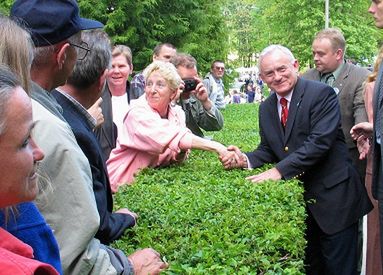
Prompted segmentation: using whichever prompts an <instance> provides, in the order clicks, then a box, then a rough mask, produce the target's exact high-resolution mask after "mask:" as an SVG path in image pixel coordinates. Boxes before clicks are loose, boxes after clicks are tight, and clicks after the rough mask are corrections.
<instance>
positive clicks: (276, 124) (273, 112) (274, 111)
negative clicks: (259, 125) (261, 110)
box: [267, 93, 288, 136]
mask: <svg viewBox="0 0 383 275" xmlns="http://www.w3.org/2000/svg"><path fill="white" fill-rule="evenodd" d="M271 99H272V100H270V101H268V104H269V106H268V108H267V109H268V110H269V114H270V118H271V121H270V122H271V123H270V127H273V128H274V130H275V132H276V133H278V132H280V133H281V135H282V136H283V135H284V130H283V127H282V123H281V120H280V118H279V113H278V105H277V100H278V99H277V96H276V94H275V93H274V94H273V95H272V98H271ZM287 120H288V119H287Z"/></svg>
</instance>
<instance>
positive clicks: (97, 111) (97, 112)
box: [88, 97, 104, 128]
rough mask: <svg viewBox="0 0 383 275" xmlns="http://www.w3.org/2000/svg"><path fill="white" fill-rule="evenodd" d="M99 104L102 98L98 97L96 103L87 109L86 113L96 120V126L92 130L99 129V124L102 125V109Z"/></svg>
mask: <svg viewBox="0 0 383 275" xmlns="http://www.w3.org/2000/svg"><path fill="white" fill-rule="evenodd" d="M101 103H102V98H101V97H100V98H99V99H97V101H96V102H95V103H94V104H93V105H92V106H91V107H90V108H89V109H88V113H89V114H90V115H91V116H92V117H94V119H95V120H96V126H95V127H94V128H97V127H99V126H100V125H101V124H103V123H104V115H103V114H102V109H101V107H100V106H101Z"/></svg>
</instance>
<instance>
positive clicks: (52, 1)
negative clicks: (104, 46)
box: [11, 0, 104, 47]
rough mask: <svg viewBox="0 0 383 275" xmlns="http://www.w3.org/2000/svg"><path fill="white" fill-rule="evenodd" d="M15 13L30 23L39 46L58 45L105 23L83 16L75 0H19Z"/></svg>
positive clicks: (24, 21) (27, 24) (18, 18)
mask: <svg viewBox="0 0 383 275" xmlns="http://www.w3.org/2000/svg"><path fill="white" fill-rule="evenodd" d="M11 17H13V18H17V20H21V22H22V23H24V24H25V25H26V27H27V28H28V29H29V31H30V32H31V36H32V39H33V42H34V43H35V46H36V47H41V46H48V45H54V44H57V43H59V42H61V41H64V40H66V39H68V38H69V37H71V36H72V35H74V34H76V33H78V32H79V31H81V30H89V29H97V28H102V27H103V26H104V25H103V24H102V23H100V22H98V21H95V20H90V19H85V18H81V17H80V13H79V8H78V5H77V2H76V1H74V0H17V1H15V3H14V4H13V6H12V9H11Z"/></svg>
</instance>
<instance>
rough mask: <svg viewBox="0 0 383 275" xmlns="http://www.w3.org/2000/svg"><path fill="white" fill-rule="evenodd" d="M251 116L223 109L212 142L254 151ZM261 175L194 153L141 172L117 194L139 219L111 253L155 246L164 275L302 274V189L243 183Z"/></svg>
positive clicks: (248, 108) (247, 109)
mask: <svg viewBox="0 0 383 275" xmlns="http://www.w3.org/2000/svg"><path fill="white" fill-rule="evenodd" d="M256 111H257V110H256V105H254V104H241V105H230V106H228V107H227V109H226V110H224V116H225V128H224V130H222V131H220V132H215V133H214V139H216V140H218V141H221V142H222V143H224V144H226V145H229V144H231V143H233V144H236V145H239V146H240V147H241V148H242V149H244V150H251V149H254V148H255V146H256V144H257V143H258V142H259V137H258V134H257V130H256V129H257V128H258V122H257V116H256ZM207 135H213V133H207ZM267 168H270V165H268V166H267V167H263V168H262V169H257V170H255V171H254V170H253V171H249V170H232V171H225V170H223V168H222V167H221V164H220V162H219V160H218V158H217V156H216V155H215V154H213V153H209V152H202V151H193V152H192V154H191V156H190V158H189V159H188V160H187V161H186V162H185V163H184V164H182V165H179V166H171V167H168V168H162V169H145V170H143V171H142V172H141V173H140V174H139V176H138V177H137V180H136V183H135V184H134V185H133V186H130V187H124V188H121V189H120V191H119V193H118V194H117V195H116V205H117V206H118V207H128V208H130V209H131V210H133V211H135V212H137V213H139V215H140V217H139V220H138V225H137V226H136V227H135V228H133V229H130V230H127V232H126V233H125V236H124V237H123V238H122V239H121V240H119V241H117V242H115V243H114V245H115V247H117V248H120V249H122V250H123V251H125V252H126V253H132V252H133V251H134V250H136V249H138V248H144V247H153V248H154V249H156V250H157V251H159V252H160V253H161V255H164V256H165V258H166V260H167V261H168V262H169V264H170V267H169V269H168V270H167V271H166V272H165V273H167V274H302V273H303V271H304V268H303V260H302V259H303V256H304V248H305V244H306V243H305V240H304V218H305V209H304V202H303V195H302V191H303V189H302V187H301V185H300V184H299V183H298V182H297V181H279V182H272V181H268V182H264V183H262V184H252V183H250V182H248V181H247V180H245V177H246V176H248V175H252V174H254V173H257V172H260V171H262V170H265V169H267Z"/></svg>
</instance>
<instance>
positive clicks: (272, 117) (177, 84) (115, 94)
mask: <svg viewBox="0 0 383 275" xmlns="http://www.w3.org/2000/svg"><path fill="white" fill-rule="evenodd" d="M369 12H370V13H371V14H372V15H373V16H374V19H375V23H376V26H377V27H378V28H383V1H381V0H376V1H372V3H371V6H370V9H369ZM345 51H346V41H345V39H344V36H343V34H342V32H341V31H340V30H338V29H334V28H328V29H324V30H322V31H319V32H318V33H317V34H316V36H315V37H314V39H313V43H312V52H313V58H314V63H315V68H313V69H311V70H309V71H307V72H305V73H304V74H303V75H300V74H299V65H298V61H297V60H296V58H295V57H294V55H293V53H292V52H291V51H290V50H289V49H288V48H286V47H284V46H282V45H270V46H268V47H266V48H265V49H264V50H263V51H262V52H261V53H260V55H259V74H260V78H259V81H261V82H262V86H263V82H264V83H265V84H266V85H267V86H268V88H269V89H271V91H272V93H271V95H270V96H269V97H267V98H266V99H264V98H262V93H261V92H260V91H259V90H257V87H259V86H260V85H261V84H260V83H258V82H257V83H247V85H246V89H245V92H246V95H247V96H246V97H247V102H249V103H252V102H255V101H259V102H262V104H261V105H260V108H259V127H260V129H259V130H260V137H261V141H260V144H259V146H258V147H257V148H256V149H255V150H254V151H252V152H247V153H243V152H242V151H241V150H240V148H238V147H237V146H235V145H229V146H225V145H223V144H221V143H219V142H217V141H214V140H212V139H211V138H209V137H206V136H205V135H204V130H205V131H219V130H221V129H222V128H223V126H224V119H223V116H222V113H221V111H220V110H222V109H224V108H225V107H226V104H227V102H226V101H225V95H224V85H223V81H222V78H223V76H224V72H225V63H224V62H223V61H222V60H214V61H213V62H212V64H211V68H210V72H209V73H208V74H207V75H206V77H205V78H204V79H202V78H201V77H200V76H199V74H198V69H197V61H196V59H195V58H194V57H193V56H191V55H190V54H187V53H181V52H178V50H177V49H176V47H174V46H173V45H172V44H170V43H161V44H159V45H157V46H156V47H155V48H154V51H153V58H152V63H151V64H149V65H148V66H147V67H146V68H145V69H144V70H143V71H142V72H140V73H137V74H136V75H135V76H134V77H133V78H132V81H129V76H130V75H131V74H132V72H133V56H132V52H131V50H130V48H129V47H128V46H126V45H112V43H111V41H110V38H109V37H108V35H107V33H106V32H105V31H104V30H103V24H101V23H100V22H98V21H95V20H90V19H85V18H81V17H80V16H79V8H78V5H77V2H76V1H74V0H68V1H59V0H51V1H43V0H31V1H22V0H17V1H15V2H14V4H13V6H12V8H11V15H10V17H6V16H0V61H1V64H0V153H1V154H2V155H3V156H4V158H2V160H1V164H0V171H1V172H2V175H3V177H2V179H1V183H0V197H1V200H0V202H1V203H0V206H1V208H2V210H3V211H2V212H1V215H0V225H1V227H0V235H1V237H2V238H1V239H0V267H1V268H0V274H158V273H160V272H161V271H163V270H165V269H166V268H167V267H168V264H167V263H166V262H164V261H163V260H162V258H161V255H160V254H159V253H158V252H157V251H155V250H154V249H152V248H145V249H140V250H137V251H136V252H134V253H132V254H131V255H126V254H124V253H123V252H122V251H120V250H118V249H115V248H112V247H111V246H110V244H111V243H112V242H113V241H115V240H117V239H119V238H121V236H122V235H123V234H124V231H125V230H126V229H127V228H130V227H133V226H135V225H136V223H137V222H139V220H138V214H139V213H134V212H132V211H131V210H129V209H127V208H123V209H117V210H116V209H115V207H114V204H113V193H116V192H119V188H120V187H121V186H122V185H129V184H134V178H135V176H136V175H137V173H138V172H139V171H140V170H142V169H144V168H146V167H153V168H156V167H163V166H168V165H170V164H175V165H177V163H181V162H183V161H185V160H186V159H187V158H188V156H189V154H190V150H193V149H199V150H205V151H211V152H214V153H216V154H217V157H218V158H219V160H220V161H221V163H222V166H223V168H224V169H228V170H230V169H253V168H257V167H261V166H263V165H264V164H267V163H273V164H275V165H274V166H273V167H272V168H270V169H268V170H266V171H264V172H262V173H258V174H254V175H252V176H249V177H247V180H249V181H250V182H253V183H260V182H262V181H265V180H280V179H284V180H289V179H295V178H296V179H299V180H300V181H301V182H302V184H303V186H304V190H305V192H304V198H305V200H306V201H307V205H306V210H307V218H306V221H305V222H306V227H307V229H306V240H307V247H306V254H305V259H304V262H305V269H306V273H307V274H357V273H358V269H360V261H361V259H362V254H361V251H362V246H361V239H362V236H363V234H362V230H361V228H362V226H361V225H362V218H363V216H365V215H366V214H368V213H370V214H369V215H368V226H367V228H368V234H367V267H366V268H367V269H366V274H381V273H382V256H381V255H382V253H381V247H383V246H382V245H381V242H382V240H383V238H382V236H381V235H382V232H383V230H379V226H380V224H382V223H383V221H382V218H381V217H383V215H382V213H383V208H382V200H383V196H382V194H383V192H382V190H383V181H382V175H381V173H382V167H381V163H382V159H381V156H382V153H381V148H380V142H381V134H382V127H381V119H382V116H383V111H382V110H381V105H382V104H381V101H382V98H383V94H382V93H383V92H382V91H381V90H382V89H381V87H382V85H383V81H382V77H383V66H381V65H380V64H381V60H382V56H383V54H382V53H380V55H379V57H378V59H377V62H376V65H375V67H374V71H373V72H372V73H370V72H369V71H367V70H365V69H363V68H360V67H358V66H355V65H352V64H349V63H347V62H345ZM240 100H241V99H240V95H239V93H238V92H234V93H233V95H232V102H233V103H238V102H240ZM15 125H17V127H14V126H15ZM12 126H13V127H12ZM370 147H372V149H373V150H371V149H370ZM365 158H367V159H368V161H366V160H365ZM366 186H367V190H366ZM373 208H374V209H373ZM372 209H373V210H372ZM371 210H372V211H371Z"/></svg>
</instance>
